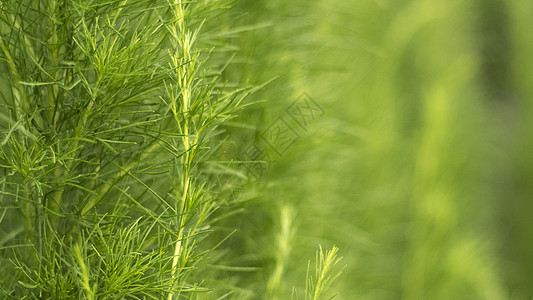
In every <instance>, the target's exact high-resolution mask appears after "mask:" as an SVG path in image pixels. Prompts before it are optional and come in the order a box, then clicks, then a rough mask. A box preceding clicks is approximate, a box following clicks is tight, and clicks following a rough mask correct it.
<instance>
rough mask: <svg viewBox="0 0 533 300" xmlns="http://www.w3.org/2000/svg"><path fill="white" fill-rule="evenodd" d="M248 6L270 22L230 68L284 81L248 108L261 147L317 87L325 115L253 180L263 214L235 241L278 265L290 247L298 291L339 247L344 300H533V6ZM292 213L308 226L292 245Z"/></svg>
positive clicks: (382, 2) (248, 220)
mask: <svg viewBox="0 0 533 300" xmlns="http://www.w3.org/2000/svg"><path fill="white" fill-rule="evenodd" d="M237 8H238V9H241V10H242V12H243V13H244V17H242V20H241V21H242V22H243V24H250V23H253V24H258V26H264V27H263V28H259V29H257V30H255V31H253V32H250V33H248V34H245V35H244V36H242V37H241V38H240V39H239V40H238V44H239V47H240V48H241V51H242V53H243V55H244V57H248V58H249V60H246V61H243V62H242V64H240V65H238V67H235V68H234V69H232V72H229V73H231V74H232V75H233V76H237V77H241V78H246V80H249V82H251V83H253V84H261V83H264V82H267V81H269V80H272V79H273V81H272V82H270V83H269V84H268V85H267V86H266V87H265V88H264V89H262V90H260V91H259V92H258V93H256V94H255V95H253V96H252V97H255V98H256V99H258V100H265V102H264V105H259V106H254V107H252V108H250V109H249V110H248V111H247V113H246V114H245V115H244V116H243V117H242V118H243V119H244V120H246V121H247V122H251V123H255V124H258V129H257V130H256V131H255V132H256V135H257V139H258V141H261V135H264V134H268V130H269V128H270V127H269V126H271V124H273V122H276V120H277V119H278V118H280V117H283V116H285V115H286V108H287V107H289V106H290V105H291V103H294V102H295V101H297V99H298V97H299V96H300V95H301V94H302V93H307V94H308V95H309V96H310V97H312V99H314V100H315V101H316V103H318V104H319V105H320V106H321V107H322V108H323V110H324V115H323V116H321V117H319V118H313V120H312V121H311V122H309V126H307V127H306V130H305V132H304V133H301V134H300V138H299V139H298V140H297V141H296V142H295V143H294V144H292V145H291V146H290V147H288V149H287V150H286V151H285V152H283V154H282V155H279V156H276V155H274V154H275V153H274V154H273V155H272V157H269V159H270V160H271V161H272V164H271V167H269V168H268V170H267V171H266V172H265V174H264V175H263V176H261V177H260V178H259V179H258V182H259V183H262V185H258V184H257V183H254V185H253V187H247V188H245V195H248V196H250V197H251V198H253V201H249V202H246V203H247V204H246V205H245V208H246V209H247V210H250V211H254V212H255V214H250V215H244V216H243V217H241V220H240V223H239V224H240V225H239V227H240V228H241V229H242V230H243V231H244V232H247V233H248V234H243V236H245V237H243V238H242V241H241V243H236V244H235V245H234V247H235V249H241V251H243V252H242V253H258V254H257V257H250V261H254V259H258V260H260V259H265V257H266V258H267V261H269V262H270V263H271V264H270V266H271V268H272V269H274V268H275V267H274V265H279V264H280V261H282V259H280V258H279V257H275V256H273V255H272V254H270V253H281V252H283V251H285V252H283V253H286V255H287V257H289V258H288V259H286V260H285V262H284V263H281V264H282V265H283V270H284V271H283V278H284V279H283V280H284V282H285V284H286V288H287V291H290V289H291V288H292V286H293V285H295V284H296V285H297V284H298V283H302V284H303V281H302V280H301V276H302V274H304V273H305V269H306V267H307V260H308V259H309V258H312V257H313V253H314V250H315V249H316V245H317V244H322V245H324V246H328V247H330V246H332V245H336V246H338V247H339V248H340V255H341V256H343V257H344V259H343V261H342V263H343V264H346V265H347V267H346V269H344V271H343V274H342V275H341V277H340V278H339V279H338V280H337V282H336V285H335V288H334V289H333V290H334V291H332V292H331V294H332V295H334V294H336V295H337V298H336V299H530V298H531V297H533V284H532V283H533V276H532V275H533V273H532V270H533V256H532V253H533V239H532V237H533V236H532V234H533V218H531V214H532V212H533V202H532V198H531V195H532V192H533V191H532V189H533V173H532V171H533V153H532V150H533V148H532V142H533V139H532V135H531V132H532V130H533V123H532V121H531V120H532V119H533V118H531V116H532V103H533V100H532V99H533V98H532V96H533V65H532V61H533V60H532V55H531V53H533V36H532V35H531V28H533V2H531V1H522V0H510V1H501V0H488V1H485V0H483V1H481V0H466V1H463V0H461V1H456V0H451V1H450V0H447V1H439V0H437V1H435V0H410V1H409V0H405V1H394V0H362V1H328V0H322V1H312V2H309V1H290V2H288V1H256V0H254V1H243V2H241V4H240V5H239V6H238V7H237ZM297 130H299V129H297ZM258 186H262V187H261V188H258ZM257 189H260V190H259V191H257ZM256 195H259V196H256ZM272 207H277V208H280V209H279V210H278V212H279V213H278V214H277V215H276V214H275V213H270V214H265V215H263V216H261V215H260V214H258V213H257V212H260V211H276V210H273V209H272ZM287 210H289V211H290V212H292V213H294V218H293V219H291V220H293V221H292V223H291V226H293V228H294V230H295V233H294V234H293V235H289V240H290V241H291V242H289V243H286V244H288V245H290V247H289V248H290V249H289V250H280V249H281V248H282V249H285V248H283V247H281V248H280V249H278V248H279V247H280V245H284V244H283V242H282V240H283V239H282V238H280V236H283V234H284V233H283V232H284V231H283V228H284V227H283V224H286V223H287V221H286V220H285V219H286V215H287ZM284 211H285V213H283V212H284ZM291 216H292V215H291ZM283 220H285V221H283ZM265 227H267V231H270V232H271V234H270V235H266V236H265V235H264V234H261V233H262V232H265ZM286 234H287V232H285V235H286ZM251 237H253V238H251ZM277 247H278V248H277ZM236 251H238V250H236ZM261 253H263V255H261ZM269 255H270V257H269ZM284 255H285V254H284ZM268 258H269V259H270V260H268ZM265 264H266V265H269V264H268V263H265ZM249 278H250V281H251V282H252V281H261V278H256V277H253V276H251V277H249ZM263 280H266V279H263ZM282 294H285V295H287V293H282ZM282 298H283V297H282Z"/></svg>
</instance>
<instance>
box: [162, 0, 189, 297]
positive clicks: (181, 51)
mask: <svg viewBox="0 0 533 300" xmlns="http://www.w3.org/2000/svg"><path fill="white" fill-rule="evenodd" d="M174 4H175V14H176V15H175V18H176V21H177V24H176V25H177V30H176V28H175V27H174V28H171V34H172V36H173V38H174V41H173V44H174V45H173V46H174V47H175V48H176V49H177V51H175V52H174V53H172V54H171V56H172V57H171V58H172V62H173V64H174V68H175V70H176V73H177V82H176V85H177V87H178V88H179V90H180V91H181V100H182V103H181V105H178V103H177V102H178V101H177V100H178V99H179V96H174V97H173V99H172V100H173V101H172V112H173V115H174V119H175V121H176V123H177V126H178V129H179V131H180V133H181V135H182V142H183V147H184V150H185V153H184V154H183V155H182V156H181V158H180V167H181V168H182V171H181V172H180V174H181V180H180V181H181V185H182V193H181V195H180V196H179V197H178V198H179V199H180V202H179V203H176V214H177V216H176V221H177V222H176V223H177V225H178V238H177V241H176V245H175V248H174V256H173V260H172V277H173V279H174V281H176V280H177V279H178V278H179V268H178V267H179V260H180V256H181V254H182V252H183V249H182V247H183V245H182V243H183V239H184V232H185V231H184V227H185V223H186V215H187V213H188V209H189V205H188V199H187V198H188V195H189V193H190V185H191V178H190V170H191V166H192V161H191V159H192V156H193V155H192V154H193V151H194V147H191V143H190V138H189V135H190V134H191V132H190V129H189V117H190V116H189V107H190V102H191V96H192V91H191V88H192V86H191V77H192V76H191V75H190V74H188V73H189V71H190V70H189V69H188V68H190V67H191V65H190V64H191V63H192V62H191V59H192V56H191V50H192V41H191V33H190V31H188V30H187V29H186V23H185V10H184V9H185V8H184V4H183V3H181V2H179V1H178V0H176V1H175V3H174ZM188 75H189V76H188ZM178 95H179V94H178ZM173 297H174V293H173V292H171V293H169V295H168V299H169V300H172V299H173Z"/></svg>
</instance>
